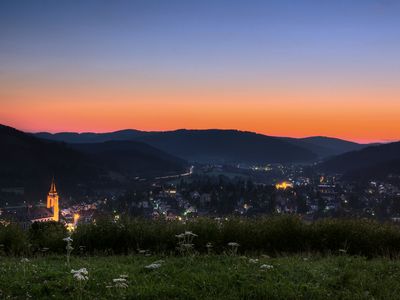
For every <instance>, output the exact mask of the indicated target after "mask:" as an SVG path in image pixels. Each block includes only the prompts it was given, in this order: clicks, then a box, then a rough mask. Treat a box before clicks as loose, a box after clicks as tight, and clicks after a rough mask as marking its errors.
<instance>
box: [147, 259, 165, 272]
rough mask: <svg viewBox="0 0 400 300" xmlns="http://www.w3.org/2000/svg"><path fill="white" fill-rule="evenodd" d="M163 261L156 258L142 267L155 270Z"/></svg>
mask: <svg viewBox="0 0 400 300" xmlns="http://www.w3.org/2000/svg"><path fill="white" fill-rule="evenodd" d="M163 263H164V261H163V260H157V261H155V262H153V263H151V264H149V265H147V266H145V267H144V268H145V269H148V270H155V269H158V268H160V267H161V265H162V264H163Z"/></svg>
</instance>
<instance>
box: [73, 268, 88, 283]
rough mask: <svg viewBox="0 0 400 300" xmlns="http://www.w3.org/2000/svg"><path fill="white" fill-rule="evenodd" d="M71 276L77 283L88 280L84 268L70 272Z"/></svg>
mask: <svg viewBox="0 0 400 300" xmlns="http://www.w3.org/2000/svg"><path fill="white" fill-rule="evenodd" d="M71 274H73V276H74V278H75V279H76V280H78V281H86V280H88V279H89V276H88V274H89V272H88V271H87V270H86V268H81V269H79V270H74V269H72V270H71Z"/></svg>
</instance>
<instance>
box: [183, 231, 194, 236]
mask: <svg viewBox="0 0 400 300" xmlns="http://www.w3.org/2000/svg"><path fill="white" fill-rule="evenodd" d="M185 235H187V236H197V234H195V233H193V232H191V231H185Z"/></svg>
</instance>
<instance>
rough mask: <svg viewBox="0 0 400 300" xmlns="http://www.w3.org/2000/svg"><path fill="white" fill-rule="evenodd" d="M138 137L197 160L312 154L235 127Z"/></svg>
mask: <svg viewBox="0 0 400 300" xmlns="http://www.w3.org/2000/svg"><path fill="white" fill-rule="evenodd" d="M138 140H140V141H144V142H145V143H147V144H149V145H152V146H154V147H157V148H159V149H162V150H164V151H166V152H169V153H173V154H174V155H176V156H179V157H182V158H185V159H187V160H191V161H197V162H214V163H232V162H241V163H278V162H279V163H287V162H306V161H311V160H313V159H315V158H316V155H315V154H314V153H312V152H311V151H309V150H307V149H304V148H301V147H299V146H296V145H293V144H291V143H288V142H286V141H283V140H281V139H279V138H276V137H270V136H266V135H262V134H256V133H253V132H245V131H238V130H217V129H210V130H184V129H182V130H176V131H169V132H159V133H153V134H148V135H144V136H142V137H140V138H138Z"/></svg>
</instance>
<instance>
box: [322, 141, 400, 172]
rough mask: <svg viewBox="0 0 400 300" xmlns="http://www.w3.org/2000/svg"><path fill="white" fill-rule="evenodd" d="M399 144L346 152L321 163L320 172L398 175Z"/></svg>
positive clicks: (399, 160)
mask: <svg viewBox="0 0 400 300" xmlns="http://www.w3.org/2000/svg"><path fill="white" fill-rule="evenodd" d="M399 162H400V142H395V143H390V144H381V145H377V146H370V147H367V148H364V149H362V150H359V151H353V152H348V153H345V154H342V155H339V156H336V157H333V158H331V159H328V160H327V161H325V162H323V163H322V164H321V165H320V168H321V169H322V170H327V171H330V172H338V173H345V174H346V176H352V177H356V176H362V177H368V176H369V177H374V176H379V177H382V176H383V177H384V176H387V175H389V174H390V173H397V174H400V168H399V166H400V163H399Z"/></svg>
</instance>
